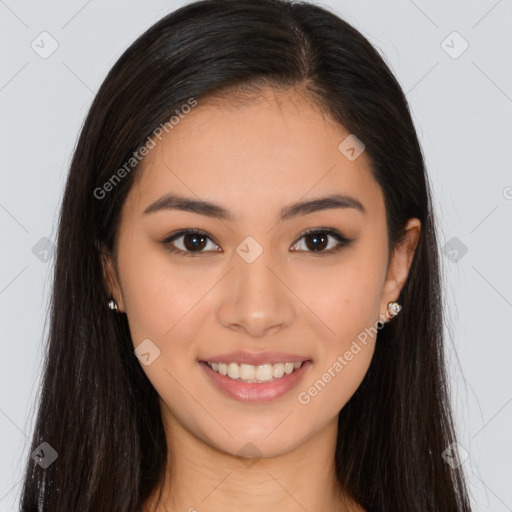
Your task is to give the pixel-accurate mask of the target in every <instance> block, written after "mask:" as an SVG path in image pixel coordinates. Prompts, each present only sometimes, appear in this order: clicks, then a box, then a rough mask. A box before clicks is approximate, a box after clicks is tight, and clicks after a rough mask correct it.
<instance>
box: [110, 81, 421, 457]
mask: <svg viewBox="0 0 512 512" xmlns="http://www.w3.org/2000/svg"><path fill="white" fill-rule="evenodd" d="M348 135H349V133H348V132H347V131H346V130H345V129H344V128H343V127H342V126H340V125H338V124H336V123H334V122H333V121H331V120H329V119H327V117H326V116H324V115H322V114H321V113H320V111H319V109H318V108H316V107H315V106H314V105H313V104H312V103H311V102H309V101H308V100H307V99H305V98H304V97H302V96H300V95H298V94H297V93H294V92H293V93H292V92H286V93H280V94H279V95H277V93H274V92H272V91H267V92H266V93H265V94H264V96H263V97H262V98H261V99H258V100H257V101H254V102H252V103H250V104H244V105H243V106H240V105H237V106H236V107H234V106H233V104H228V103H210V104H209V103H206V102H202V103H201V102H199V104H198V105H197V106H196V107H195V108H193V109H192V111H191V112H189V113H188V114H187V115H186V116H183V118H181V119H180V121H179V124H177V125H175V126H174V128H173V130H172V131H171V132H170V133H169V134H168V135H166V137H165V138H163V140H162V141H158V140H157V139H156V142H157V146H156V147H155V148H154V149H152V150H151V155H150V158H147V160H146V161H145V162H144V168H143V169H140V170H137V171H134V172H137V173H139V174H138V175H137V180H136V181H135V183H134V184H133V186H132V189H131V190H130V193H129V195H128V197H127V199H126V202H125V204H124V206H123V209H122V214H121V221H120V226H119V231H118V250H117V255H116V258H115V262H113V260H110V262H109V263H108V266H107V273H108V275H109V277H110V283H111V288H112V293H113V295H114V297H115V298H116V300H117V302H118V306H119V310H120V311H122V312H124V313H126V315H127V318H128V322H129V326H130V331H131V336H132V341H133V345H134V348H137V349H138V351H139V358H140V360H141V366H142V368H143V370H144V372H145V373H146V374H147V376H148V378H149V380H150V381H151V383H152V385H153V386H154V388H155V389H156V391H157V392H158V394H159V396H160V399H161V410H162V416H163V419H164V423H165V425H166V427H167V429H168V430H172V431H173V432H178V431H182V432H188V433H190V434H192V435H193V436H194V438H196V439H198V440H200V441H201V442H204V443H205V444H206V445H208V446H209V447H211V448H214V449H216V450H219V451H221V452H224V453H228V454H237V453H239V452H240V450H241V449H242V450H243V449H249V448H248V446H252V445H254V446H255V447H256V450H257V452H258V453H259V454H261V455H262V456H274V455H278V454H282V453H285V452H288V451H291V450H293V449H294V448H297V447H298V446H300V445H302V444H304V443H306V441H308V440H309V439H311V438H312V437H313V436H315V435H317V434H319V433H321V432H322V431H323V430H324V429H326V428H327V427H328V426H329V425H330V426H332V425H333V424H334V423H335V422H336V421H337V415H338V413H339V411H340V409H342V408H343V406H344V405H345V404H346V403H347V401H348V400H349V399H350V397H351V396H352V395H353V394H354V392H355V391H356V389H357V388H358V386H359V385H360V383H361V381H362V379H363V378H364V376H365V373H366V371H367V369H368V366H369V364H370V361H371V358H372V355H373V353H374V347H375V342H376V337H375V334H376V332H377V330H376V329H375V327H376V326H377V323H376V322H377V320H378V319H379V315H382V314H385V312H386V310H387V304H388V302H390V301H393V300H396V299H397V298H398V296H399V293H400V289H401V287H402V286H403V284H404V282H405V279H406V277H407V272H408V269H409V266H410V263H411V260H412V256H413V251H414V248H415V244H416V241H417V235H418V228H419V223H418V221H417V220H416V219H412V220H410V222H409V224H408V226H407V228H408V233H409V235H408V237H406V242H404V244H403V245H402V246H399V247H397V249H396V250H395V251H394V252H393V254H392V257H391V259H389V260H388V238H387V237H388V233H387V229H386V214H385V206H384V197H383V195H382V191H381V189H380V187H379V186H378V184H377V183H376V181H375V180H374V178H373V177H372V175H371V172H370V161H369V159H368V157H367V155H366V153H365V152H364V151H363V152H362V153H361V154H360V155H359V156H358V157H357V158H355V159H354V158H353V156H354V155H352V154H351V152H350V151H348V152H347V151H345V152H343V151H340V149H339V145H340V143H341V142H342V141H344V139H345V138H346V137H347V136H348ZM349 140H350V139H349ZM356 149H357V148H356ZM347 155H348V156H350V157H351V158H347ZM166 196H167V198H166ZM171 196H174V198H171ZM328 197H331V200H330V201H328V200H326V198H328ZM162 198H163V199H162ZM312 201H314V202H312ZM195 202H198V203H195ZM201 202H207V203H208V204H207V205H205V204H202V203H201ZM311 202H312V203H311ZM303 203H304V204H306V203H310V204H309V206H307V205H304V204H303ZM301 204H302V206H300V205H301ZM212 205H214V206H212ZM297 205H298V206H297ZM188 230H197V232H195V233H194V232H192V233H190V232H188ZM381 318H382V317H381ZM391 321H392V320H391ZM141 354H144V355H143V356H142V357H141ZM208 362H209V363H213V364H211V365H209V364H208ZM286 363H288V364H286ZM295 363H296V364H295ZM292 370H293V371H292ZM225 372H228V374H227V375H223V373H225ZM289 372H291V373H289ZM256 380H257V382H255V381H256ZM260 381H264V382H260ZM246 443H252V445H247V444H246ZM244 447H245V448H244ZM252 449H254V448H252Z"/></svg>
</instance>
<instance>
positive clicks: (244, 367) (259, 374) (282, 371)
mask: <svg viewBox="0 0 512 512" xmlns="http://www.w3.org/2000/svg"><path fill="white" fill-rule="evenodd" d="M206 364H207V365H208V366H209V367H210V368H211V369H212V370H213V371H214V372H217V373H220V374H221V375H224V376H226V377H229V378H230V379H233V380H236V381H238V382H247V383H250V384H254V383H259V384H261V383H264V382H273V381H274V380H277V379H280V378H282V377H283V376H284V375H290V374H291V373H293V372H294V371H295V370H298V369H299V368H300V367H301V366H302V361H300V362H296V363H275V364H260V365H257V366H255V365H252V364H238V363H234V362H233V363H213V362H210V361H207V363H206Z"/></svg>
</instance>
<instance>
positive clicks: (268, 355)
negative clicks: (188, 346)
mask: <svg viewBox="0 0 512 512" xmlns="http://www.w3.org/2000/svg"><path fill="white" fill-rule="evenodd" d="M309 359H310V358H309V357H306V356H301V355H298V354H289V353H286V352H257V353H253V352H244V351H241V350H239V351H236V352H229V353H226V354H218V355H215V356H209V357H206V358H204V359H201V360H200V361H202V362H210V363H226V364H227V363H238V364H250V365H254V366H258V365H261V364H276V363H299V362H303V361H308V360H309Z"/></svg>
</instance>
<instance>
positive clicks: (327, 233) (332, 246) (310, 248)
mask: <svg viewBox="0 0 512 512" xmlns="http://www.w3.org/2000/svg"><path fill="white" fill-rule="evenodd" d="M303 238H304V239H305V243H304V244H302V248H299V249H292V250H293V251H295V252H299V251H306V252H312V253H319V254H332V253H334V252H337V251H339V250H340V249H342V248H343V247H345V246H348V245H350V244H351V243H352V242H353V241H354V239H353V238H352V239H351V238H345V237H344V236H343V235H342V234H341V233H340V232H339V231H336V230H335V229H330V228H310V229H308V230H306V231H305V232H304V233H303V234H302V236H301V237H300V238H299V240H302V239H303ZM329 238H331V239H334V240H335V242H334V243H333V242H332V240H331V243H329ZM299 245H300V243H296V244H294V245H293V246H292V247H297V246H299ZM304 247H305V249H304ZM326 248H327V249H328V250H326Z"/></svg>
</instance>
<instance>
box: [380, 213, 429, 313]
mask: <svg viewBox="0 0 512 512" xmlns="http://www.w3.org/2000/svg"><path fill="white" fill-rule="evenodd" d="M420 229H421V222H420V221H419V219H416V218H411V219H409V220H408V221H407V223H406V225H405V233H404V236H403V239H402V240H401V241H400V243H399V244H398V245H397V246H396V247H395V249H394V250H393V253H392V255H391V261H390V262H389V266H388V274H387V277H386V281H385V283H384V287H383V290H382V298H381V303H380V312H381V318H382V317H384V318H387V319H389V315H388V314H387V311H388V303H389V302H393V301H396V300H397V299H398V297H399V296H400V292H401V291H402V287H403V286H404V284H405V281H406V280H407V276H408V275H409V269H410V268H411V263H412V260H413V258H414V253H415V251H416V246H417V245H418V240H419V235H420Z"/></svg>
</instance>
